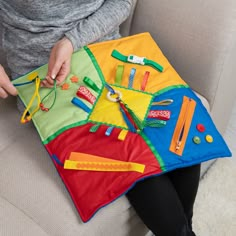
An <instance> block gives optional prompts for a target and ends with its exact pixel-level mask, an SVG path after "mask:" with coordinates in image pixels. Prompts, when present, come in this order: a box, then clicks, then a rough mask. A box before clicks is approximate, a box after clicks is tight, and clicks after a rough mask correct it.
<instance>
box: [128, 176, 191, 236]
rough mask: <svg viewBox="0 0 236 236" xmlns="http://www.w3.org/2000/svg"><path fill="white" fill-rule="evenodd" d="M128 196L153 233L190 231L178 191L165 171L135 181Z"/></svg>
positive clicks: (168, 235)
mask: <svg viewBox="0 0 236 236" xmlns="http://www.w3.org/2000/svg"><path fill="white" fill-rule="evenodd" d="M127 197H128V199H129V201H130V203H131V205H132V206H133V207H134V209H135V210H136V212H137V214H138V215H139V216H140V218H141V219H142V220H143V222H144V224H146V226H147V227H148V228H149V229H150V230H151V231H152V232H153V233H154V234H155V235H158V236H190V235H192V233H191V232H190V231H189V229H188V223H187V219H186V216H185V213H184V209H183V207H182V204H181V202H180V200H179V197H178V194H177V192H176V191H175V188H174V187H173V184H172V182H171V181H170V180H169V177H168V176H167V175H166V174H165V175H161V176H156V177H151V178H147V179H145V180H143V181H140V182H138V183H137V184H136V185H135V186H134V187H133V189H131V190H130V191H129V192H128V193H127Z"/></svg>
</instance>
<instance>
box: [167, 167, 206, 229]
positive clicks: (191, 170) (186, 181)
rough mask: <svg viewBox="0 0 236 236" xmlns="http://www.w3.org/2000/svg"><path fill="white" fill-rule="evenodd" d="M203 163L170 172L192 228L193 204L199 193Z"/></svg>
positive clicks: (169, 174)
mask: <svg viewBox="0 0 236 236" xmlns="http://www.w3.org/2000/svg"><path fill="white" fill-rule="evenodd" d="M200 169H201V165H200V164H198V165H194V166H191V167H186V168H181V169H177V170H174V171H171V172H170V173H168V174H167V175H168V177H169V179H170V181H171V182H172V183H173V186H174V188H175V190H176V192H177V194H178V197H179V200H180V201H181V204H182V206H183V209H184V212H185V215H186V218H187V220H188V224H189V228H190V229H192V216H193V205H194V202H195V198H196V195H197V190H198V185H199V179H200Z"/></svg>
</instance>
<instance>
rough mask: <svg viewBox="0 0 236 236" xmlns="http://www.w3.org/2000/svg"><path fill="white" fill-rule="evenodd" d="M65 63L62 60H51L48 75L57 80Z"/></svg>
mask: <svg viewBox="0 0 236 236" xmlns="http://www.w3.org/2000/svg"><path fill="white" fill-rule="evenodd" d="M62 64H63V61H62V60H58V59H55V60H49V64H48V73H47V75H48V76H49V77H50V78H52V79H55V78H56V77H57V74H58V73H59V71H60V69H61V67H62Z"/></svg>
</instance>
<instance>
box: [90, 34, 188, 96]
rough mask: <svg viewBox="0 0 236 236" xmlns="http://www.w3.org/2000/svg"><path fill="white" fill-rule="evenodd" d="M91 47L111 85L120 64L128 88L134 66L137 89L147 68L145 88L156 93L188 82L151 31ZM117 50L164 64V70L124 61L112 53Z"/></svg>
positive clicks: (124, 83) (124, 82)
mask: <svg viewBox="0 0 236 236" xmlns="http://www.w3.org/2000/svg"><path fill="white" fill-rule="evenodd" d="M89 49H90V50H91V52H92V53H93V54H94V56H95V58H96V60H97V62H98V64H99V66H100V68H101V70H102V72H103V75H104V77H105V80H106V81H107V82H108V83H109V84H114V83H115V75H116V68H117V66H118V65H124V66H125V68H124V74H123V79H122V84H121V85H122V86H124V87H128V81H129V74H130V71H131V68H136V75H135V78H134V83H133V88H134V89H137V90H140V89H141V84H142V80H143V77H144V74H145V71H149V72H150V76H149V79H148V83H147V86H146V89H145V91H147V92H151V93H155V92H157V91H159V90H161V89H164V88H166V87H169V86H173V85H186V83H185V82H184V81H183V80H182V79H181V78H180V76H179V75H178V74H177V72H176V71H175V70H174V68H173V67H172V66H171V65H170V63H169V62H168V60H167V59H166V57H165V56H164V55H163V54H162V52H161V50H160V48H159V47H158V46H157V45H156V43H155V41H154V40H153V39H152V37H151V35H150V34H149V33H142V34H138V35H134V36H130V37H126V38H121V39H117V40H113V41H107V42H101V43H97V44H93V45H89ZM114 49H116V50H117V51H119V52H120V53H122V54H123V55H125V56H128V55H129V54H133V55H136V56H140V57H146V58H147V59H150V60H153V61H156V62H157V63H158V64H160V65H162V66H163V67H164V71H163V72H159V71H157V70H155V69H153V68H152V67H150V66H143V65H137V64H131V63H124V62H121V61H119V60H117V59H115V58H113V57H112V56H111V53H112V51H113V50H114Z"/></svg>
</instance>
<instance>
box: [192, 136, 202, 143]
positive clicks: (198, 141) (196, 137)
mask: <svg viewBox="0 0 236 236" xmlns="http://www.w3.org/2000/svg"><path fill="white" fill-rule="evenodd" d="M193 142H194V143H196V144H199V143H201V139H200V138H199V137H198V136H194V137H193Z"/></svg>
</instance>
